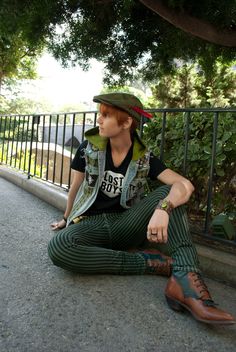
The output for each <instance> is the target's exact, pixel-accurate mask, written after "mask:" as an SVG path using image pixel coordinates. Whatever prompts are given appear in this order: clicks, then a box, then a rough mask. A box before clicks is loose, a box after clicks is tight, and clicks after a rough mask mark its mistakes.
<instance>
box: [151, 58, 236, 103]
mask: <svg viewBox="0 0 236 352" xmlns="http://www.w3.org/2000/svg"><path fill="white" fill-rule="evenodd" d="M151 89H152V98H151V99H150V101H149V105H150V106H152V107H157V106H160V107H168V108H177V107H179V108H185V107H209V106H211V107H226V106H232V105H234V104H235V101H236V70H235V66H234V65H233V63H232V64H231V65H228V64H222V63H221V62H219V61H216V63H215V64H214V65H213V66H212V71H211V73H208V74H206V73H205V72H203V71H202V70H201V69H200V66H199V65H198V64H197V63H196V64H187V63H183V62H178V65H176V68H175V70H174V71H173V72H172V74H168V75H165V76H163V77H160V79H159V80H158V83H157V84H155V85H153V86H152V87H151Z"/></svg>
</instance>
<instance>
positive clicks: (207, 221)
mask: <svg viewBox="0 0 236 352" xmlns="http://www.w3.org/2000/svg"><path fill="white" fill-rule="evenodd" d="M218 117H219V112H215V113H214V123H213V136H212V150H211V166H210V174H209V181H208V192H207V210H206V217H205V228H204V233H208V231H209V224H210V215H211V205H212V190H213V178H214V170H215V157H216V142H217V131H218Z"/></svg>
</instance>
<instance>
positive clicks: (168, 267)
mask: <svg viewBox="0 0 236 352" xmlns="http://www.w3.org/2000/svg"><path fill="white" fill-rule="evenodd" d="M139 254H141V255H142V256H143V257H144V259H145V260H146V263H147V267H146V271H145V273H146V274H154V275H162V276H168V277H169V276H170V275H171V272H172V263H173V259H172V258H171V257H168V256H167V255H165V254H163V253H161V252H160V251H158V250H157V249H146V250H144V251H142V252H139Z"/></svg>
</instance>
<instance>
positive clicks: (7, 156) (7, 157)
mask: <svg viewBox="0 0 236 352" xmlns="http://www.w3.org/2000/svg"><path fill="white" fill-rule="evenodd" d="M9 119H10V120H9V131H8V139H7V154H6V164H7V165H8V152H9V143H10V142H9V138H10V132H11V116H9Z"/></svg>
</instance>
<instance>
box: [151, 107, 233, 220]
mask: <svg viewBox="0 0 236 352" xmlns="http://www.w3.org/2000/svg"><path fill="white" fill-rule="evenodd" d="M235 122H236V115H235V114H232V113H221V114H220V115H219V121H218V133H217V144H216V159H215V169H214V179H213V202H212V209H211V212H212V214H214V215H215V214H218V213H221V212H233V211H235V210H236V202H235V198H236V197H235V196H236V195H235V189H232V187H231V183H230V182H231V180H232V179H233V177H234V176H235V175H236V123H235ZM185 123H186V122H185V116H184V115H182V114H180V113H178V114H168V115H167V120H166V131H165V145H164V156H163V159H164V162H165V164H166V165H167V166H168V167H170V168H171V169H173V170H175V171H177V172H179V173H180V174H183V162H184V146H185ZM161 129H162V118H161V116H160V115H156V116H155V117H154V118H153V120H152V121H151V122H149V123H148V124H147V125H146V126H145V127H144V140H145V142H146V144H147V145H148V146H149V147H150V149H151V150H153V151H154V153H155V154H156V155H157V156H158V155H159V154H160V144H161ZM212 137H213V114H209V113H204V112H201V113H192V114H191V116H190V121H189V140H188V152H187V170H186V171H187V172H186V177H187V178H189V179H190V180H191V182H192V183H193V184H194V186H195V192H194V195H193V197H192V200H191V202H190V204H189V206H190V212H191V213H192V214H195V215H198V216H200V215H203V214H204V212H205V209H206V203H207V192H208V181H209V173H210V165H211V158H212V156H211V150H212Z"/></svg>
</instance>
